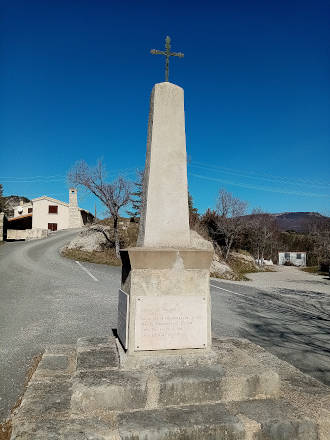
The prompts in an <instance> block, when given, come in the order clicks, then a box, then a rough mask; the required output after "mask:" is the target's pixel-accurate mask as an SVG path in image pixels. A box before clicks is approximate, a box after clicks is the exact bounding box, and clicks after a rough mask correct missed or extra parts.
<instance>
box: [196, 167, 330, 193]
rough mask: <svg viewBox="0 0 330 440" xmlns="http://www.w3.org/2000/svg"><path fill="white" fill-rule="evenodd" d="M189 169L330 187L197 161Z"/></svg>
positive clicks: (314, 181)
mask: <svg viewBox="0 0 330 440" xmlns="http://www.w3.org/2000/svg"><path fill="white" fill-rule="evenodd" d="M189 165H190V167H193V168H201V169H205V170H208V171H215V172H218V173H219V172H221V173H225V174H232V175H237V176H239V177H247V178H252V179H260V180H266V181H270V182H276V183H284V184H290V185H308V186H315V187H320V188H324V189H328V188H329V187H330V182H325V181H320V180H318V181H317V180H310V179H302V178H299V177H298V178H294V180H293V179H292V177H284V176H274V175H272V174H268V173H262V172H255V171H241V170H235V169H232V168H226V167H221V166H217V165H213V164H212V165H210V164H206V163H203V162H197V161H191V163H190V164H189Z"/></svg>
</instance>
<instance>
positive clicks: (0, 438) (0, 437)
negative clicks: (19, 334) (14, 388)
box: [0, 354, 42, 440]
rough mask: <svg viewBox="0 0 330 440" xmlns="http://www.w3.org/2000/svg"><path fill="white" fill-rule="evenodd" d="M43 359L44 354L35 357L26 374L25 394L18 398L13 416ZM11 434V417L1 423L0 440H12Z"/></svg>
mask: <svg viewBox="0 0 330 440" xmlns="http://www.w3.org/2000/svg"><path fill="white" fill-rule="evenodd" d="M41 358H42V354H38V355H37V356H35V357H34V358H33V359H32V364H31V366H30V367H29V369H28V371H27V372H26V375H25V380H24V389H23V393H22V395H21V396H20V397H19V398H18V400H17V402H16V403H15V405H14V406H13V408H12V409H11V411H10V412H11V414H13V412H14V411H15V409H16V408H18V407H19V406H20V404H21V402H22V399H23V395H24V393H25V390H26V388H27V386H28V384H29V382H30V380H31V377H32V376H33V373H34V372H35V371H36V369H37V367H38V365H39V362H40V361H41ZM11 433H12V422H11V417H10V418H9V419H7V420H6V421H5V422H3V423H0V440H10V437H11Z"/></svg>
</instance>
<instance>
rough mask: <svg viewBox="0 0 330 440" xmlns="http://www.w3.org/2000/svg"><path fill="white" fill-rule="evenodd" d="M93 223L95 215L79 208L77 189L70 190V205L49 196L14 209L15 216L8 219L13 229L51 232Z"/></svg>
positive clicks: (38, 198)
mask: <svg viewBox="0 0 330 440" xmlns="http://www.w3.org/2000/svg"><path fill="white" fill-rule="evenodd" d="M92 221H93V215H92V214H90V213H89V212H88V211H86V210H84V209H81V208H79V206H78V198H77V190H76V189H75V188H70V190H69V203H65V202H62V201H61V200H57V199H53V198H52V197H48V196H41V197H37V198H35V199H32V200H31V202H29V203H21V204H20V205H19V206H16V207H14V216H13V217H12V218H11V219H8V222H9V223H10V226H9V228H12V229H17V230H26V229H33V230H49V231H57V230H60V229H69V228H79V227H82V226H83V225H84V224H86V223H91V222H92Z"/></svg>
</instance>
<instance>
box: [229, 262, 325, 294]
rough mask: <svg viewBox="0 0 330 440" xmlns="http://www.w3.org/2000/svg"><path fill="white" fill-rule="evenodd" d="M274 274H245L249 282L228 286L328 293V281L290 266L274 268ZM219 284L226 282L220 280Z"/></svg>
mask: <svg viewBox="0 0 330 440" xmlns="http://www.w3.org/2000/svg"><path fill="white" fill-rule="evenodd" d="M274 270H276V272H256V273H249V274H247V276H248V278H249V281H230V282H229V283H230V284H237V285H244V286H247V287H254V288H256V289H260V290H263V291H267V292H276V291H279V290H281V289H290V290H297V291H304V292H306V291H307V292H308V291H309V292H315V293H329V294H330V279H329V277H326V276H321V275H314V274H310V273H308V272H304V271H302V270H300V269H299V268H297V267H292V266H274ZM221 282H225V283H226V282H228V281H227V280H221Z"/></svg>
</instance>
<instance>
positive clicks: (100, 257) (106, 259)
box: [61, 248, 121, 266]
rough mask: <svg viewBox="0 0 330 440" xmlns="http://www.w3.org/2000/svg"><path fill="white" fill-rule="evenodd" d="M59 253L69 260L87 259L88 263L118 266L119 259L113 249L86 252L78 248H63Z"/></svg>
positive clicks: (119, 263)
mask: <svg viewBox="0 0 330 440" xmlns="http://www.w3.org/2000/svg"><path fill="white" fill-rule="evenodd" d="M61 255H62V256H63V257H66V258H70V259H71V260H78V261H88V262H89V263H96V264H108V265H109V266H120V265H121V261H120V260H119V259H118V258H117V256H116V252H115V250H114V249H112V248H111V249H106V250H104V251H101V252H96V251H93V252H88V251H82V250H79V249H63V250H62V251H61Z"/></svg>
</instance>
